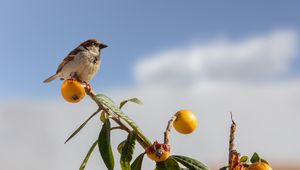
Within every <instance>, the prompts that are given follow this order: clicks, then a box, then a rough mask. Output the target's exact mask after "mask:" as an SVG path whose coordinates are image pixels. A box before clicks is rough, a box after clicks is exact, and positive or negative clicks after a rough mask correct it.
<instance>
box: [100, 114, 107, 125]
mask: <svg viewBox="0 0 300 170" xmlns="http://www.w3.org/2000/svg"><path fill="white" fill-rule="evenodd" d="M105 120H106V115H105V112H104V111H102V112H101V114H100V121H101V122H102V123H104V122H105Z"/></svg>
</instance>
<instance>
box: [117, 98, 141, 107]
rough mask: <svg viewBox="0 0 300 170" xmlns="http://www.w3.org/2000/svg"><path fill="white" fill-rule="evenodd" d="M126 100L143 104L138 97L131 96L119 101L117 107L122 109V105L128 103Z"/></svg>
mask: <svg viewBox="0 0 300 170" xmlns="http://www.w3.org/2000/svg"><path fill="white" fill-rule="evenodd" d="M128 102H133V103H136V104H143V103H142V102H141V101H140V100H139V99H138V98H131V99H128V100H124V101H122V102H121V103H120V106H119V108H120V109H122V107H123V106H124V105H125V104H126V103H128Z"/></svg>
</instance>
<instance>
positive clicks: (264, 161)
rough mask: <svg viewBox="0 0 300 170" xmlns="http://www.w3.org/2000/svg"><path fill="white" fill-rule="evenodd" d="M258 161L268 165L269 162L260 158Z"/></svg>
mask: <svg viewBox="0 0 300 170" xmlns="http://www.w3.org/2000/svg"><path fill="white" fill-rule="evenodd" d="M260 161H261V162H263V163H266V164H268V165H270V164H269V162H268V161H266V160H265V159H260Z"/></svg>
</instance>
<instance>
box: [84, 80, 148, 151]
mask: <svg viewBox="0 0 300 170" xmlns="http://www.w3.org/2000/svg"><path fill="white" fill-rule="evenodd" d="M85 91H86V94H87V95H89V96H90V97H91V98H92V99H93V100H94V101H95V102H96V103H97V105H98V106H99V108H100V109H102V110H103V111H104V112H105V113H106V114H108V115H111V116H112V117H111V119H112V120H114V121H115V122H116V123H117V124H118V125H119V126H120V128H121V129H123V130H125V131H127V132H128V133H130V132H132V131H134V132H135V133H136V134H137V137H136V139H137V141H138V142H139V144H140V145H141V146H142V147H143V148H144V149H147V148H148V147H149V146H151V145H152V143H151V142H150V141H149V139H148V138H147V137H146V136H145V135H144V134H143V133H142V132H141V131H140V129H139V128H138V127H137V126H136V125H134V124H135V123H130V122H124V121H122V120H121V119H120V118H119V117H116V116H115V115H117V114H115V113H114V114H112V113H113V111H111V110H109V108H106V107H105V106H104V105H103V104H102V103H100V102H98V101H97V100H95V98H94V97H95V95H96V94H95V93H94V92H93V90H92V88H91V86H90V85H89V84H87V85H86V86H85ZM127 117H128V116H127ZM131 121H132V120H131ZM132 122H133V121H132Z"/></svg>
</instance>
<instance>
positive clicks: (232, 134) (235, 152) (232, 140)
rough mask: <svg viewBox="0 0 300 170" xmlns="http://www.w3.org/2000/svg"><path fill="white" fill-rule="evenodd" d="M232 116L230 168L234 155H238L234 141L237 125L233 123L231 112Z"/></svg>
mask: <svg viewBox="0 0 300 170" xmlns="http://www.w3.org/2000/svg"><path fill="white" fill-rule="evenodd" d="M230 116H231V122H232V123H231V127H230V137H229V155H228V163H229V167H231V164H232V162H231V161H232V157H233V155H234V154H237V151H236V150H235V149H234V139H235V130H236V123H235V122H234V121H233V118H232V112H230Z"/></svg>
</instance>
